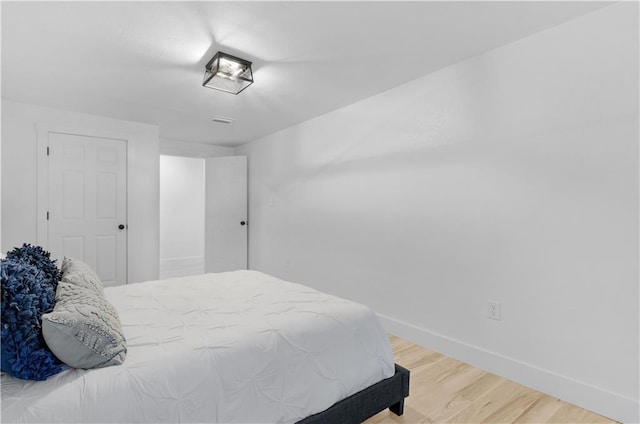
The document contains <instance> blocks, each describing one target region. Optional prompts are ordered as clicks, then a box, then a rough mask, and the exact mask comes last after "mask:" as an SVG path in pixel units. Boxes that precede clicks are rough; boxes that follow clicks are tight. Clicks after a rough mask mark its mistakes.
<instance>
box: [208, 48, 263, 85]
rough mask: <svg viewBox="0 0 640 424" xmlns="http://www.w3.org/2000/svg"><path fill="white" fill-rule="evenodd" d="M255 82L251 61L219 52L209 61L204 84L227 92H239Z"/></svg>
mask: <svg viewBox="0 0 640 424" xmlns="http://www.w3.org/2000/svg"><path fill="white" fill-rule="evenodd" d="M251 84H253V72H252V71H251V62H249V61H248V60H244V59H240V58H239V57H235V56H231V55H230V54H227V53H223V52H218V53H216V54H215V56H213V58H212V59H211V60H210V61H209V63H207V66H206V68H205V72H204V81H203V82H202V85H203V86H205V87H209V88H214V89H216V90H220V91H225V92H227V93H232V94H238V93H240V92H241V91H242V90H244V89H245V88H247V87H249V86H250V85H251Z"/></svg>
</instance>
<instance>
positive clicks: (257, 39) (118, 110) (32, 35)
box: [1, 1, 608, 146]
mask: <svg viewBox="0 0 640 424" xmlns="http://www.w3.org/2000/svg"><path fill="white" fill-rule="evenodd" d="M606 4H608V3H601V2H573V1H570V2H546V1H540V2H521V1H513V2H505V1H499V2H475V1H470V2H462V1H456V2H435V1H431V2H428V1H412V2H396V1H394V2H381V1H378V2H366V1H358V2H237V1H236V2H7V1H3V2H2V4H1V7H2V86H1V89H2V97H3V98H5V99H9V100H14V101H20V102H27V103H34V104H39V105H43V106H50V107H55V108H60V109H66V110H72V111H78V112H86V113H91V114H96V115H103V116H109V117H113V118H119V119H125V120H130V121H137V122H145V123H151V124H156V125H158V126H159V128H160V137H161V138H167V139H174V140H181V141H191V142H200V143H211V144H218V145H225V146H236V145H239V144H242V143H245V142H247V141H251V140H254V139H256V138H259V137H261V136H264V135H267V134H270V133H272V132H275V131H278V130H280V129H283V128H286V127H289V126H291V125H294V124H296V123H299V122H302V121H305V120H308V119H310V118H313V117H315V116H318V115H322V114H325V113H327V112H330V111H332V110H335V109H338V108H341V107H343V106H346V105H348V104H351V103H354V102H356V101H358V100H361V99H364V98H367V97H370V96H372V95H375V94H377V93H380V92H382V91H385V90H388V89H390V88H392V87H395V86H398V85H400V84H403V83H405V82H408V81H410V80H413V79H416V78H418V77H421V76H423V75H426V74H428V73H430V72H433V71H435V70H438V69H441V68H443V67H445V66H447V65H450V64H453V63H456V62H459V61H461V60H463V59H465V58H469V57H472V56H476V55H479V54H481V53H483V52H486V51H488V50H491V49H494V48H496V47H498V46H502V45H505V44H508V43H511V42H513V41H515V40H518V39H521V38H523V37H526V36H528V35H530V34H533V33H536V32H539V31H541V30H544V29H546V28H549V27H552V26H555V25H558V24H560V23H562V22H565V21H567V20H570V19H573V18H575V17H577V16H580V15H583V14H585V13H588V12H590V11H592V10H594V9H597V8H600V7H603V6H604V5H606ZM218 50H221V51H224V52H227V53H231V54H234V55H237V56H240V57H242V58H245V59H248V60H251V61H253V63H254V67H253V69H254V78H255V83H254V84H253V85H251V86H250V87H249V88H247V89H246V90H245V91H243V92H242V93H240V94H239V95H237V96H236V95H232V94H228V93H224V92H219V91H216V90H211V89H208V88H205V87H202V85H201V84H202V77H203V74H204V65H205V64H206V63H207V62H208V61H209V59H210V58H211V57H212V56H213V54H215V52H216V51H218ZM214 115H221V116H225V117H231V118H234V119H235V122H233V123H232V124H220V123H214V122H212V118H213V117H214Z"/></svg>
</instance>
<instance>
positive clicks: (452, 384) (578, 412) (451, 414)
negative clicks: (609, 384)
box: [365, 336, 615, 424]
mask: <svg viewBox="0 0 640 424" xmlns="http://www.w3.org/2000/svg"><path fill="white" fill-rule="evenodd" d="M390 339H391V345H392V346H393V351H394V356H395V360H396V363H398V364H400V365H402V366H403V367H405V368H407V369H409V370H410V371H411V379H410V394H409V397H408V398H407V399H406V400H405V406H404V415H403V416H401V417H398V416H396V415H394V414H393V413H391V412H389V411H388V410H386V411H383V412H381V413H379V414H378V415H376V416H374V417H372V418H370V419H368V420H367V421H366V422H365V423H366V424H392V423H396V424H418V423H419V424H436V423H465V424H467V423H536V424H543V423H567V424H568V423H572V424H573V423H575V424H587V423H589V424H601V423H615V421H612V420H610V419H608V418H605V417H602V416H600V415H597V414H594V413H593V412H590V411H587V410H585V409H582V408H579V407H577V406H574V405H571V404H568V403H566V402H563V401H561V400H558V399H555V398H553V397H551V396H548V395H545V394H544V393H540V392H538V391H535V390H533V389H530V388H528V387H525V386H522V385H520V384H517V383H514V382H512V381H509V380H507V379H504V378H502V377H499V376H497V375H494V374H491V373H488V372H485V371H482V370H480V369H478V368H475V367H473V366H471V365H468V364H465V363H462V362H460V361H456V360H455V359H452V358H449V357H447V356H444V355H442V354H440V353H437V352H434V351H432V350H429V349H426V348H423V347H421V346H417V345H415V344H412V343H410V342H408V341H406V340H403V339H401V338H399V337H396V336H390Z"/></svg>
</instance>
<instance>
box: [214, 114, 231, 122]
mask: <svg viewBox="0 0 640 424" xmlns="http://www.w3.org/2000/svg"><path fill="white" fill-rule="evenodd" d="M212 121H213V122H217V123H219V124H230V123H232V122H233V121H235V119H234V118H228V117H226V116H219V115H214V116H213V119H212Z"/></svg>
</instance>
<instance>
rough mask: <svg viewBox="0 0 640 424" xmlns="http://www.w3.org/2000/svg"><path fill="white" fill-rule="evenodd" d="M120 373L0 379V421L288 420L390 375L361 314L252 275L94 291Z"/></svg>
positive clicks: (381, 338) (369, 317)
mask: <svg viewBox="0 0 640 424" xmlns="http://www.w3.org/2000/svg"><path fill="white" fill-rule="evenodd" d="M105 291H106V294H107V297H108V298H109V300H110V301H111V302H112V303H113V304H114V306H115V307H116V308H117V309H118V311H119V313H120V319H121V321H122V324H123V328H124V331H125V335H126V338H127V346H128V354H127V358H126V360H125V363H124V364H123V365H121V366H115V367H109V368H102V369H96V370H89V371H85V370H75V369H73V370H67V371H65V372H63V373H61V374H58V375H56V376H53V377H51V378H49V379H48V380H46V381H42V382H31V381H23V380H18V379H15V378H12V377H10V376H7V375H3V376H2V422H37V423H43V422H76V423H94V422H117V423H128V422H147V423H178V422H218V423H232V422H233V423H267V422H269V423H271V422H278V423H280V422H284V423H292V422H296V421H298V420H300V419H302V418H304V417H306V416H309V415H312V414H314V413H317V412H320V411H323V410H325V409H326V408H328V407H329V406H331V405H332V404H334V403H335V402H337V401H338V400H341V399H343V398H345V397H347V396H349V395H351V394H353V393H356V392H357V391H359V390H361V389H363V388H365V387H367V386H369V385H371V384H373V383H376V382H377V381H379V380H382V379H384V378H387V377H390V376H391V375H393V372H394V366H393V356H392V353H391V348H390V345H389V341H388V339H387V336H386V334H385V333H384V331H383V330H382V328H381V326H380V324H379V321H378V319H377V317H376V316H375V314H374V313H373V312H372V311H371V310H370V309H369V308H367V307H365V306H362V305H359V304H357V303H353V302H350V301H347V300H344V299H340V298H337V297H334V296H330V295H327V294H324V293H321V292H318V291H316V290H313V289H311V288H308V287H305V286H302V285H299V284H293V283H288V282H285V281H282V280H279V279H277V278H274V277H270V276H268V275H265V274H262V273H259V272H255V271H235V272H228V273H220V274H206V275H201V276H194V277H183V278H174V279H169V280H162V281H150V282H146V283H140V284H131V285H127V286H120V287H111V288H107V289H105Z"/></svg>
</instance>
